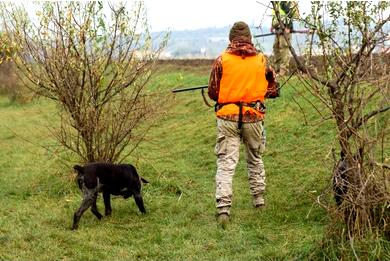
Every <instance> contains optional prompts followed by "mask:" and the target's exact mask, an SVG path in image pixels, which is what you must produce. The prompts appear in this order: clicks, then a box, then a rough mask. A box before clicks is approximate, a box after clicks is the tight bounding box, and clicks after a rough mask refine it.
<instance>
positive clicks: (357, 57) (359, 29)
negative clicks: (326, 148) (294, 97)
mask: <svg viewBox="0 0 390 261" xmlns="http://www.w3.org/2000/svg"><path fill="white" fill-rule="evenodd" d="M388 7H389V3H386V2H377V3H372V2H329V3H326V2H313V4H312V9H311V10H312V13H311V14H310V15H308V16H307V17H306V18H305V20H303V21H302V22H304V23H305V25H306V26H307V27H308V28H315V29H316V31H315V35H313V36H311V37H309V39H308V42H307V44H308V46H307V49H306V50H301V53H305V55H304V57H303V59H302V58H301V57H298V55H297V52H296V50H295V49H294V48H293V47H292V46H291V44H290V46H289V48H290V51H291V54H292V56H293V59H294V62H295V64H296V65H295V66H296V71H295V72H296V75H297V76H298V77H299V79H300V80H301V83H302V85H303V86H304V88H305V90H306V91H307V92H308V93H310V94H311V95H313V96H314V97H316V98H317V99H318V101H319V102H320V103H321V104H322V106H325V108H327V110H328V112H329V114H330V118H331V119H333V120H334V123H335V125H336V128H337V131H338V132H337V136H336V141H337V143H338V145H339V151H340V156H339V158H338V160H335V163H334V168H333V169H334V171H333V172H332V173H333V177H332V185H331V186H330V188H329V190H328V191H327V192H328V194H325V195H323V196H321V197H319V203H320V204H321V205H322V206H324V207H325V208H326V209H327V210H328V211H329V214H330V216H331V217H332V220H333V222H334V223H333V222H332V225H331V226H330V228H331V230H335V228H337V227H339V226H337V225H335V224H344V226H342V227H341V228H340V230H338V232H337V236H338V238H340V235H344V236H347V238H348V239H349V240H352V241H353V239H356V238H363V237H365V236H367V235H377V236H383V235H385V236H386V235H387V236H389V234H390V226H389V224H390V213H389V209H390V208H389V207H390V187H389V184H390V172H389V165H388V164H389V161H390V157H389V140H388V134H389V131H390V128H389V120H388V119H389V109H390V102H389V100H390V96H389V83H390V78H389V77H390V73H389V67H388V60H386V59H388V58H389V57H388V55H387V54H384V53H381V50H383V48H382V47H383V46H386V41H387V40H388V35H389V26H388V25H389V21H390V16H388V13H386V12H385V10H386V9H388ZM274 9H275V13H276V16H277V17H279V18H280V15H279V12H278V10H277V9H276V8H275V5H274ZM385 15H387V17H386V16H385ZM279 20H280V22H282V21H281V19H279ZM286 39H287V38H286ZM311 105H312V106H313V107H314V108H315V109H316V110H317V111H318V112H321V117H322V118H323V119H326V118H327V117H326V116H324V115H322V113H323V112H322V111H323V110H322V109H321V108H318V107H319V106H318V105H316V104H315V103H311ZM329 193H333V194H335V197H336V200H337V202H338V204H335V203H334V201H331V202H330V201H329V197H328V196H327V195H329ZM341 238H342V237H341Z"/></svg>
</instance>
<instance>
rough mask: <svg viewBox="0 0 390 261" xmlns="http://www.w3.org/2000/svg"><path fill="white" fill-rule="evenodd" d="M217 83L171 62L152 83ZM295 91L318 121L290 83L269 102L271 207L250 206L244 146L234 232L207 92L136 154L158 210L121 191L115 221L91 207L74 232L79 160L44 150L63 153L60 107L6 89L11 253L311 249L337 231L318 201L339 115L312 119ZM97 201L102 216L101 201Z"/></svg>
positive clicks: (0, 245) (287, 253)
mask: <svg viewBox="0 0 390 261" xmlns="http://www.w3.org/2000/svg"><path fill="white" fill-rule="evenodd" d="M207 80H208V75H207V74H203V75H201V74H200V73H199V72H198V71H197V69H194V72H191V70H188V69H186V70H181V69H180V68H170V69H169V70H163V71H162V72H161V73H160V75H159V76H158V77H157V78H156V79H155V80H154V82H153V86H152V87H153V88H158V89H161V90H166V91H168V90H170V89H171V88H173V87H174V86H177V85H180V86H186V85H187V86H192V85H201V84H204V83H207ZM293 84H294V83H293ZM295 87H296V88H298V89H299V86H298V85H295ZM292 96H295V99H297V100H299V101H301V102H302V106H304V107H305V111H306V115H305V117H306V118H307V119H308V121H309V122H311V123H313V122H316V118H317V115H316V113H315V112H313V110H311V109H310V106H308V105H307V104H305V103H304V102H303V100H302V99H301V98H300V97H299V96H296V93H295V91H294V90H293V89H292V88H291V86H290V87H289V86H285V87H284V90H283V95H282V97H281V98H279V99H276V100H273V101H269V102H267V108H268V114H267V119H266V128H267V142H268V143H267V151H266V153H265V155H264V157H263V159H264V163H265V167H266V174H267V194H266V204H267V207H266V209H265V210H261V211H259V210H256V209H254V208H253V207H252V205H251V198H250V194H249V188H248V182H247V174H246V166H245V160H244V158H243V157H244V153H241V160H240V162H239V165H238V166H237V169H236V175H235V177H234V202H233V207H232V219H231V224H230V226H229V227H228V228H227V229H226V230H223V229H221V228H220V227H218V226H217V224H216V219H215V203H214V201H215V200H214V175H215V170H216V165H215V160H216V158H215V155H214V152H213V151H214V144H215V135H216V128H215V116H214V113H213V109H210V108H208V107H206V106H205V105H204V104H203V101H202V97H201V95H200V92H198V91H196V92H188V93H180V94H176V97H175V98H174V99H175V100H174V103H173V105H172V106H171V108H170V110H169V112H168V113H167V114H165V115H164V116H163V117H162V118H160V119H159V120H158V122H157V123H156V124H155V126H154V127H153V129H152V130H151V132H150V134H149V136H148V137H149V138H148V142H147V143H144V144H143V145H142V146H141V147H140V148H139V149H138V150H137V151H136V152H135V153H134V154H133V155H132V156H131V158H129V159H128V162H130V163H132V164H134V165H135V166H136V167H137V168H138V170H139V172H140V173H141V175H143V176H144V177H145V178H146V179H148V180H149V181H150V184H147V185H146V186H144V189H143V192H144V201H145V205H146V208H147V211H148V214H147V215H141V214H140V213H139V211H138V209H137V208H136V205H135V203H134V201H133V199H132V198H130V199H128V200H123V199H122V198H114V199H113V202H112V205H113V214H112V217H110V218H103V219H102V220H101V221H99V220H97V219H96V218H95V216H94V215H93V214H92V213H91V212H90V211H87V212H86V213H85V214H84V215H83V217H82V218H81V221H80V228H79V230H78V231H71V230H70V226H71V223H72V216H73V213H74V211H75V210H76V209H77V208H78V207H79V205H80V202H81V194H80V192H79V190H78V188H77V186H76V183H75V182H74V176H75V175H74V173H73V171H72V165H74V164H75V163H78V162H72V161H64V160H63V159H61V153H50V152H47V151H46V150H45V149H43V148H42V147H40V146H45V147H48V148H51V149H52V150H55V149H56V146H54V145H55V141H54V140H53V139H52V138H51V136H50V133H49V131H48V129H47V126H49V125H50V126H56V124H58V117H57V114H56V107H55V106H54V105H53V104H52V103H50V102H49V101H47V100H44V99H40V100H36V101H34V102H32V103H30V104H25V105H16V104H9V102H8V100H7V99H6V98H5V97H0V260H292V259H298V260H301V259H303V258H305V257H307V256H308V255H309V254H310V252H311V251H312V249H313V247H315V246H316V244H317V243H318V241H319V240H321V238H322V237H323V235H324V231H325V228H326V223H327V217H326V213H325V212H324V211H323V210H322V209H321V208H320V207H319V206H318V205H317V204H316V203H315V199H316V197H317V196H318V195H319V194H321V193H322V191H323V190H324V189H325V188H326V186H327V183H328V182H329V179H330V171H329V170H328V168H329V165H328V164H329V161H330V159H329V155H328V152H329V150H330V148H331V146H332V142H331V140H332V139H331V138H332V135H333V131H332V130H333V128H332V125H331V124H329V123H327V124H326V125H324V124H323V125H318V124H313V125H312V126H305V125H304V121H303V118H304V116H303V114H302V113H301V112H300V111H299V109H298V108H299V107H298V106H297V104H296V103H294V102H293V101H292V98H291V97H292ZM161 102H164V101H161ZM157 106H158V105H157ZM26 140H28V141H29V142H27V141H26ZM38 145H40V146H38ZM242 152H243V151H242ZM75 161H76V160H75ZM98 207H99V209H100V212H102V213H103V212H104V208H103V204H102V199H101V197H99V204H98Z"/></svg>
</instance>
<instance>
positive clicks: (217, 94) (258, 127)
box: [208, 22, 275, 227]
mask: <svg viewBox="0 0 390 261" xmlns="http://www.w3.org/2000/svg"><path fill="white" fill-rule="evenodd" d="M229 40H230V44H229V45H228V47H227V49H226V50H225V52H224V53H222V54H221V55H220V56H219V57H218V58H217V59H216V60H215V61H214V64H213V67H212V71H211V75H210V81H209V86H208V94H209V97H210V98H211V99H212V100H214V101H216V102H217V104H216V107H215V109H216V116H217V142H216V146H215V154H216V156H217V174H216V194H215V196H216V207H217V214H218V222H219V223H220V224H221V225H222V226H223V227H225V226H226V224H227V223H228V222H229V215H230V207H231V205H232V196H233V191H232V182H233V175H234V171H235V168H236V165H237V162H238V160H239V149H240V144H241V141H242V142H243V143H244V145H245V149H246V162H247V168H248V179H249V188H250V192H251V195H252V199H253V206H254V207H257V208H262V207H264V206H265V202H264V197H263V196H264V191H265V185H266V184H265V170H264V164H263V160H262V157H261V155H262V153H263V151H264V149H265V133H264V126H263V119H264V114H265V107H264V99H265V97H266V94H267V86H268V82H267V79H269V78H272V80H273V81H274V79H275V78H274V73H273V70H272V69H271V68H267V67H266V66H267V60H266V57H265V56H264V55H263V54H262V53H259V52H258V51H257V50H256V48H255V47H254V45H253V43H252V35H251V32H250V29H249V27H248V25H247V24H246V23H244V22H236V23H235V24H234V25H233V27H232V28H231V29H230V33H229ZM266 73H267V79H266Z"/></svg>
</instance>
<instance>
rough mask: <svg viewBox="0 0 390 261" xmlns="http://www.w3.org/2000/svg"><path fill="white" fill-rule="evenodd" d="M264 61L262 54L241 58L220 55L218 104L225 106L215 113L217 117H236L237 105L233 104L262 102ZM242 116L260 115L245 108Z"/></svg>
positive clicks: (264, 84)
mask: <svg viewBox="0 0 390 261" xmlns="http://www.w3.org/2000/svg"><path fill="white" fill-rule="evenodd" d="M265 64H266V60H265V57H264V55H263V54H257V55H255V56H247V57H245V58H242V57H241V56H238V55H233V54H229V53H226V52H225V53H223V54H222V78H221V82H220V87H219V95H218V103H219V104H226V105H224V106H223V107H222V108H221V109H219V110H218V111H217V116H223V115H238V114H239V109H238V105H236V104H234V103H239V102H244V103H250V102H256V101H261V102H264V96H265V94H266V92H267V86H268V82H267V80H266V79H265ZM242 110H243V111H242V112H243V114H246V113H250V114H257V115H262V113H261V112H259V111H257V110H255V109H253V108H251V107H247V106H243V108H242Z"/></svg>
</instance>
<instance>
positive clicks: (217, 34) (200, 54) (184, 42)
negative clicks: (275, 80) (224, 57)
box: [153, 26, 304, 59]
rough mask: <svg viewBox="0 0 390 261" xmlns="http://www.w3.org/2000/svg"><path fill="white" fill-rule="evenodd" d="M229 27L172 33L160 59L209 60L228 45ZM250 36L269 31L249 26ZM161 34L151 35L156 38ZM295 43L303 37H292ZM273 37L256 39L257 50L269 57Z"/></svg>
mask: <svg viewBox="0 0 390 261" xmlns="http://www.w3.org/2000/svg"><path fill="white" fill-rule="evenodd" d="M229 30H230V26H225V27H220V28H216V27H210V28H203V29H197V30H184V31H172V32H171V35H170V39H169V42H168V46H167V48H166V49H165V51H164V53H163V55H162V57H163V58H171V59H175V58H176V59H183V58H203V59H210V58H215V57H216V56H218V55H219V54H220V53H221V52H222V51H223V50H224V49H225V48H226V46H227V45H228V43H229V38H228V35H229ZM251 30H252V34H253V35H257V34H264V33H268V32H269V29H266V30H263V31H260V30H259V29H258V28H256V27H255V26H251ZM161 34H162V32H156V33H153V37H154V38H156V37H158V36H159V35H161ZM295 38H296V39H298V41H297V42H303V41H304V36H302V35H300V36H299V38H298V37H294V39H295ZM273 41H274V37H273V36H268V37H262V38H256V39H255V44H256V46H257V48H258V49H260V50H262V51H263V52H264V53H266V54H268V55H270V54H271V53H272V45H273Z"/></svg>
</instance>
